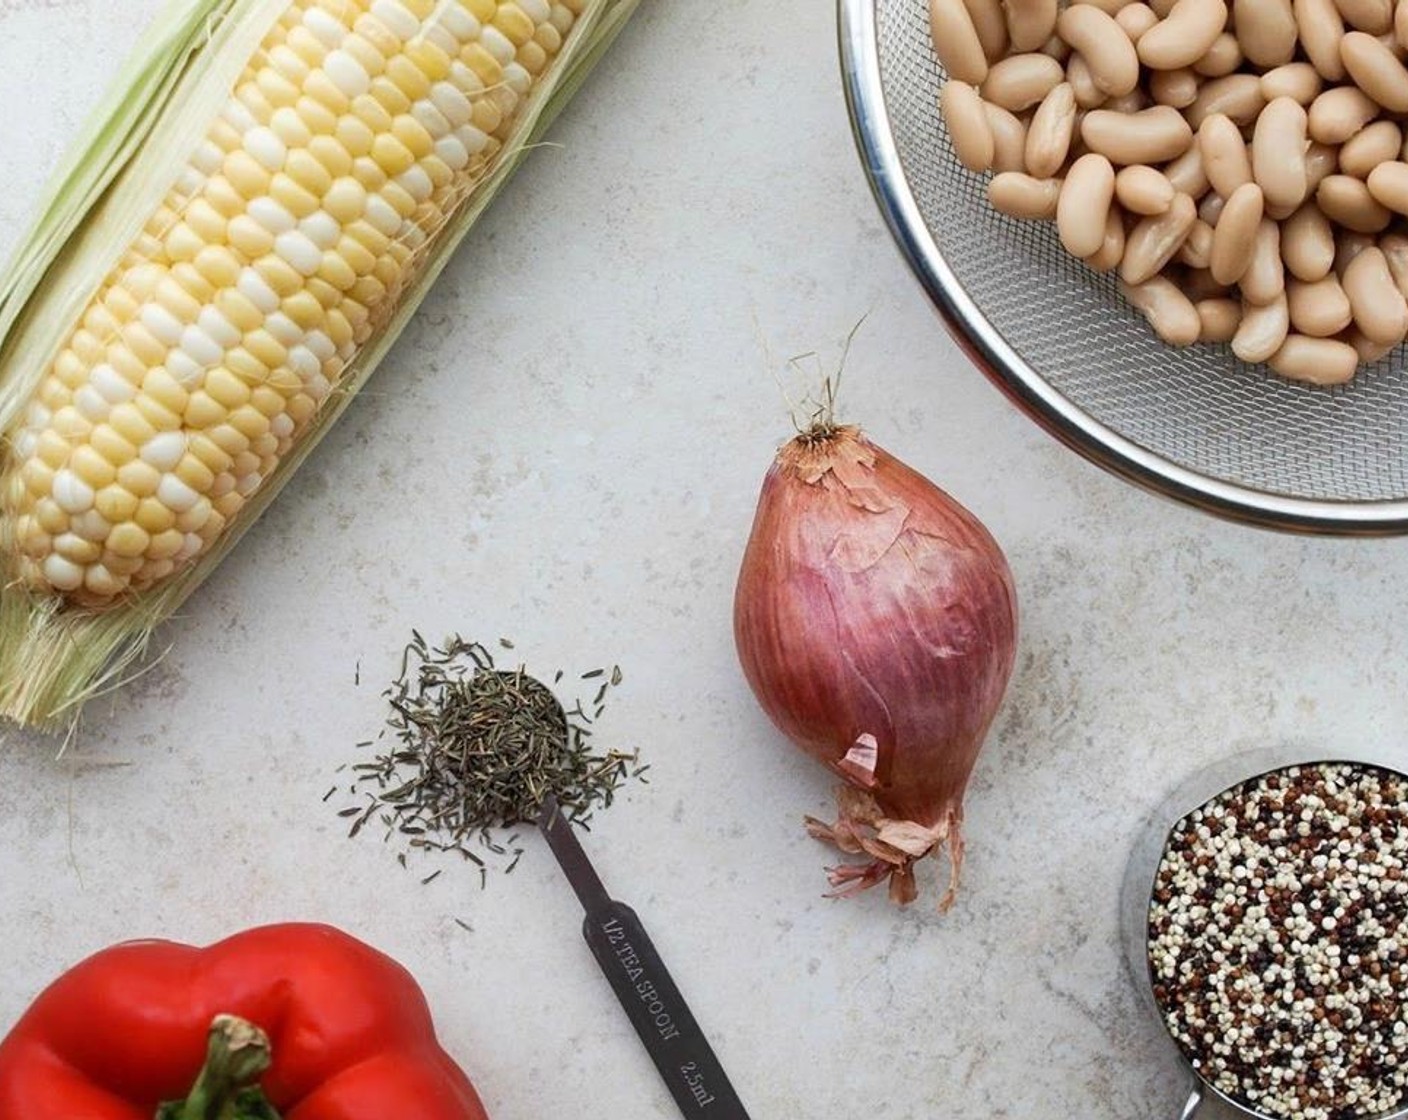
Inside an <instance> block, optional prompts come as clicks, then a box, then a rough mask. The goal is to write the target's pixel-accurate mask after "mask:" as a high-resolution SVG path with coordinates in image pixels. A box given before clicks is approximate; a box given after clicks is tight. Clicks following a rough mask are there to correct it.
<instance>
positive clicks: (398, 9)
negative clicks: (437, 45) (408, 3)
mask: <svg viewBox="0 0 1408 1120" xmlns="http://www.w3.org/2000/svg"><path fill="white" fill-rule="evenodd" d="M447 6H452V5H447ZM372 15H374V16H376V18H377V19H379V20H381V22H382V23H383V24H384V25H385V27H386V30H388V31H389V32H391V34H393V35H395V36H396V37H397V38H398V39H400V40H401V42H403V43H406V42H409V41H410V40H411V39H414V38H415V37H416V36H417V35H418V34H419V33H420V20H418V19H416V17H415V16H413V15H411V13H410V12H408V11H407V10H406V8H405V6H404V5H402V4H400V3H398V2H397V0H376V2H375V3H374V4H372Z"/></svg>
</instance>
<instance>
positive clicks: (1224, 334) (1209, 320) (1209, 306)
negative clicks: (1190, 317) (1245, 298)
mask: <svg viewBox="0 0 1408 1120" xmlns="http://www.w3.org/2000/svg"><path fill="white" fill-rule="evenodd" d="M1193 306H1194V307H1195V308H1196V309H1197V312H1198V321H1199V323H1200V324H1201V326H1200V329H1199V331H1198V341H1199V342H1231V341H1232V336H1233V335H1235V334H1236V333H1237V327H1238V326H1239V325H1240V324H1241V322H1242V305H1241V304H1240V303H1238V302H1237V301H1236V300H1235V299H1226V298H1212V299H1200V300H1198V302H1197V303H1196V304H1194V305H1193Z"/></svg>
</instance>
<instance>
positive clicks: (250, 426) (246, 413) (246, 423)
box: [229, 404, 269, 440]
mask: <svg viewBox="0 0 1408 1120" xmlns="http://www.w3.org/2000/svg"><path fill="white" fill-rule="evenodd" d="M229 423H230V427H232V428H234V429H235V430H236V431H238V432H239V433H241V434H242V435H244V436H245V437H246V438H248V439H250V440H256V439H258V438H259V437H260V436H262V435H263V434H264V433H265V432H267V431H268V430H269V418H268V417H267V416H265V415H264V414H263V413H262V412H260V411H259V410H258V409H257V408H255V407H254V406H253V405H248V404H246V405H241V406H240V407H239V408H237V409H235V410H234V411H233V412H232V413H230V420H229Z"/></svg>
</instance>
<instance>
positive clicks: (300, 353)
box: [288, 346, 323, 381]
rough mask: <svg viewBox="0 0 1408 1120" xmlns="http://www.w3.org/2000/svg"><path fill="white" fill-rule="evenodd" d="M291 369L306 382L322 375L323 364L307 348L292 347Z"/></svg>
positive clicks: (289, 362)
mask: <svg viewBox="0 0 1408 1120" xmlns="http://www.w3.org/2000/svg"><path fill="white" fill-rule="evenodd" d="M288 365H289V369H291V370H293V371H294V373H296V374H298V375H299V376H300V377H302V378H303V379H304V380H305V381H306V380H308V379H309V378H311V377H314V376H317V375H318V374H321V373H322V370H323V363H322V362H320V361H318V357H317V355H316V354H314V353H313V351H312V350H310V349H308V347H307V346H291V347H289V351H288Z"/></svg>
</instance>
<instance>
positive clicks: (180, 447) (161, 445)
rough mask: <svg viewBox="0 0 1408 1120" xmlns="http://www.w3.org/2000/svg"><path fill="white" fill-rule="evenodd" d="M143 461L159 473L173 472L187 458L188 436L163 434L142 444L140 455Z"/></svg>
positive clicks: (173, 433)
mask: <svg viewBox="0 0 1408 1120" xmlns="http://www.w3.org/2000/svg"><path fill="white" fill-rule="evenodd" d="M139 454H140V455H141V457H142V461H143V462H145V463H150V464H151V465H152V466H154V467H155V468H156V469H157V470H159V471H173V470H175V469H176V465H177V464H178V463H179V462H180V461H181V460H182V458H184V457H185V454H186V436H185V433H184V432H161V433H159V434H157V435H154V436H152V438H151V439H149V440H147V442H146V443H144V444H142V450H141V451H140V453H139Z"/></svg>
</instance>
